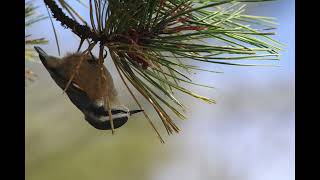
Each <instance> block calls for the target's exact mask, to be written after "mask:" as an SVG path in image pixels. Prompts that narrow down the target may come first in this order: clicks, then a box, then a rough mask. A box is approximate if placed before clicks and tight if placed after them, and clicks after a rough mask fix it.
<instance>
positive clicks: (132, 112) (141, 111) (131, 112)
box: [129, 109, 144, 115]
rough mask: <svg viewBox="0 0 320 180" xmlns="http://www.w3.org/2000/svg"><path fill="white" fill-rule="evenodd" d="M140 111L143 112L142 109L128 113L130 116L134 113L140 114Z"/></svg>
mask: <svg viewBox="0 0 320 180" xmlns="http://www.w3.org/2000/svg"><path fill="white" fill-rule="evenodd" d="M142 111H144V110H142V109H140V110H133V111H129V113H130V115H132V114H136V113H138V112H142Z"/></svg>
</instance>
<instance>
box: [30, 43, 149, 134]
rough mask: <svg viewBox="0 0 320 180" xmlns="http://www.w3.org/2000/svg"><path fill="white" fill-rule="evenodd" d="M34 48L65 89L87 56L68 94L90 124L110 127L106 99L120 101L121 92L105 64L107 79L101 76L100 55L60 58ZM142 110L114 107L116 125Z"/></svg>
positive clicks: (116, 126) (112, 109) (103, 128)
mask: <svg viewBox="0 0 320 180" xmlns="http://www.w3.org/2000/svg"><path fill="white" fill-rule="evenodd" d="M34 48H35V50H36V51H37V52H38V54H39V57H40V60H41V62H42V63H43V65H44V66H45V68H46V69H47V70H48V72H49V73H50V75H51V77H52V78H53V80H54V81H55V82H56V83H57V84H58V86H59V87H60V88H61V89H65V87H66V84H67V83H68V81H69V79H70V77H71V76H72V74H73V73H74V71H75V69H76V67H77V65H78V64H79V62H80V59H81V58H85V59H83V61H82V63H81V66H80V67H79V69H78V71H77V74H76V75H75V76H74V77H73V79H72V81H71V83H70V85H69V87H68V88H67V90H66V94H67V95H68V97H69V99H70V100H71V102H72V103H73V104H74V105H75V106H76V107H77V108H78V109H79V110H80V111H81V112H82V113H83V114H84V116H85V120H86V121H88V122H89V124H91V125H92V126H93V127H95V128H97V129H101V130H110V129H111V123H110V120H109V114H108V110H107V108H106V107H105V105H104V102H105V101H104V98H105V97H108V99H109V101H110V102H111V104H112V103H113V102H114V101H117V92H116V89H115V87H114V84H113V80H112V77H111V75H110V73H109V72H108V70H107V69H106V68H105V66H103V74H104V75H105V77H106V78H105V79H104V78H102V77H100V66H99V63H98V60H97V59H96V58H93V57H91V56H89V55H81V54H70V55H67V56H66V57H64V58H62V59H60V58H57V57H54V56H49V55H47V53H45V52H44V51H43V50H42V49H41V48H40V47H36V46H35V47H34ZM100 78H101V79H100ZM141 111H143V110H133V111H130V110H129V109H128V108H126V107H125V106H123V105H116V106H111V114H112V119H113V125H114V128H119V127H121V126H122V125H124V124H125V123H126V122H127V121H128V118H129V116H131V115H132V114H135V113H138V112H141Z"/></svg>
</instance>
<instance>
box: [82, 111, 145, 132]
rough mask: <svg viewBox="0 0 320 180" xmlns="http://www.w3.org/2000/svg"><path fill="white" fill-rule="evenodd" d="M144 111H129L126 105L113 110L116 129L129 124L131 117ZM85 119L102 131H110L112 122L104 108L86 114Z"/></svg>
mask: <svg viewBox="0 0 320 180" xmlns="http://www.w3.org/2000/svg"><path fill="white" fill-rule="evenodd" d="M142 111H143V110H131V111H130V110H129V109H128V108H127V107H125V106H124V105H117V106H114V107H112V109H111V115H112V116H111V118H112V120H113V125H114V128H115V129H117V128H119V127H121V126H123V125H124V124H125V123H127V121H128V119H129V117H130V116H132V115H133V114H136V113H139V112H142ZM84 114H85V119H86V120H87V121H88V122H89V123H90V124H91V125H92V126H94V127H95V128H97V129H101V130H110V129H111V122H110V116H109V113H108V110H105V109H104V107H103V106H100V107H99V108H97V109H95V110H94V111H93V110H92V111H90V112H85V113H84Z"/></svg>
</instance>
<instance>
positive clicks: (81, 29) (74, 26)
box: [43, 0, 107, 43]
mask: <svg viewBox="0 0 320 180" xmlns="http://www.w3.org/2000/svg"><path fill="white" fill-rule="evenodd" d="M43 1H44V3H45V4H46V5H47V6H48V8H49V9H50V10H51V12H52V16H53V17H54V18H55V19H57V20H58V21H60V22H61V25H62V26H63V27H66V28H69V29H71V31H72V32H73V33H75V34H76V35H77V36H79V37H80V38H81V39H88V38H89V39H92V40H93V41H95V42H98V41H100V42H102V43H103V42H106V41H107V37H106V36H105V35H101V36H100V35H98V34H95V33H94V32H93V31H92V30H91V29H90V28H89V27H88V26H86V25H81V24H79V23H78V22H76V21H75V20H73V19H71V18H70V17H68V16H67V15H65V14H64V12H63V11H62V9H61V8H59V7H58V5H57V4H56V3H55V1H53V0H43Z"/></svg>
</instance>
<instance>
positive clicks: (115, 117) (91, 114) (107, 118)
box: [89, 113, 129, 121]
mask: <svg viewBox="0 0 320 180" xmlns="http://www.w3.org/2000/svg"><path fill="white" fill-rule="evenodd" d="M89 114H90V116H91V117H93V118H94V119H95V120H98V121H109V116H108V115H106V116H99V117H97V116H95V115H94V114H93V113H89ZM124 117H127V118H129V114H128V113H127V114H123V113H121V114H115V115H112V119H118V118H124Z"/></svg>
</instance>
